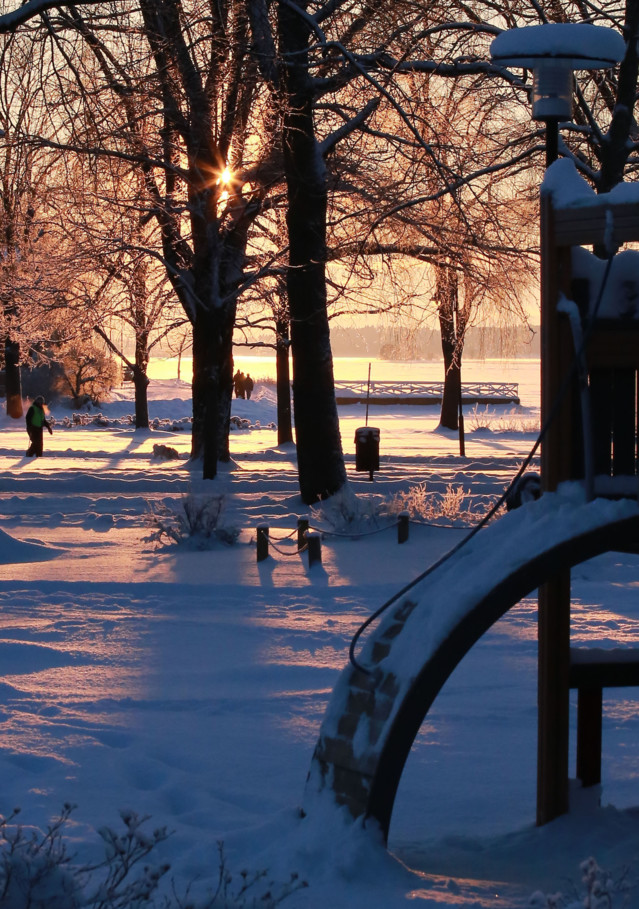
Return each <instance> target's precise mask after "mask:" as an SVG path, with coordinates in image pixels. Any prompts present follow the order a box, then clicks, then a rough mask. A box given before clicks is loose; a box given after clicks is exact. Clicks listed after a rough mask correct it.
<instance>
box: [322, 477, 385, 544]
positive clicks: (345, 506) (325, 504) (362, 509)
mask: <svg viewBox="0 0 639 909" xmlns="http://www.w3.org/2000/svg"><path fill="white" fill-rule="evenodd" d="M311 515H312V517H313V523H315V524H317V525H319V526H320V527H322V528H323V529H328V530H330V531H332V532H333V533H338V534H345V535H349V536H350V535H352V536H357V535H358V534H361V533H366V532H370V531H371V530H376V529H378V528H382V527H385V526H387V525H388V519H386V520H384V516H383V514H382V503H381V500H380V499H379V498H378V497H375V496H358V495H356V494H355V493H354V492H353V490H352V489H351V487H350V486H349V485H348V483H346V484H345V485H344V486H343V487H342V488H341V489H340V490H339V492H336V493H335V495H333V496H331V497H330V498H328V499H324V500H323V501H321V502H320V503H319V505H313V506H311Z"/></svg>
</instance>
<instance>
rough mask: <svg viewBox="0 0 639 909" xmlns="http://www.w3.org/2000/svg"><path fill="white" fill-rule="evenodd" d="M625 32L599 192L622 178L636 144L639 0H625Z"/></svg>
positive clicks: (614, 184) (609, 188) (602, 147)
mask: <svg viewBox="0 0 639 909" xmlns="http://www.w3.org/2000/svg"><path fill="white" fill-rule="evenodd" d="M624 30H625V33H626V36H627V38H628V41H627V44H626V54H625V56H624V59H623V61H622V63H621V66H620V67H619V77H618V80H617V96H616V98H615V99H614V102H612V101H611V107H612V120H611V122H610V128H609V130H608V133H607V135H606V140H607V141H606V142H604V143H602V145H601V178H600V180H599V184H598V186H597V191H598V192H603V193H606V192H609V191H610V190H611V189H612V188H613V186H616V185H617V183H621V181H622V180H623V174H624V169H625V166H626V163H627V161H628V155H629V154H630V153H631V150H632V148H633V141H632V140H631V136H630V134H631V131H632V130H633V129H634V126H635V117H634V107H635V100H636V96H637V76H638V73H639V55H638V52H637V39H638V38H639V2H637V0H626V11H625V29H624Z"/></svg>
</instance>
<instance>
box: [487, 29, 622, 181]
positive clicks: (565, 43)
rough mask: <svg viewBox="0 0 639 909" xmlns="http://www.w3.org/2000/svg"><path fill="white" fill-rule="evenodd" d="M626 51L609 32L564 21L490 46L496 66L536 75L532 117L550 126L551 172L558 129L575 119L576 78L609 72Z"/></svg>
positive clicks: (507, 35)
mask: <svg viewBox="0 0 639 909" xmlns="http://www.w3.org/2000/svg"><path fill="white" fill-rule="evenodd" d="M625 49H626V45H625V42H624V40H623V38H622V36H621V35H620V34H619V33H618V32H615V31H613V30H612V29H610V28H605V27H604V26H600V25H587V24H579V25H574V24H572V23H565V22H551V23H548V24H546V25H530V26H526V27H524V28H513V29H510V30H509V31H505V32H502V33H501V35H498V37H497V38H495V40H494V41H493V43H492V44H491V46H490V53H491V57H492V60H493V62H494V63H497V64H499V65H500V66H514V67H522V68H523V69H530V70H532V73H533V91H532V117H533V120H539V121H542V122H544V123H545V124H546V166H547V167H548V166H549V165H550V164H552V162H553V161H555V160H556V159H557V157H558V154H559V124H560V123H561V122H564V121H566V120H570V119H571V116H572V90H573V73H574V72H575V71H577V70H595V69H610V68H611V67H613V66H615V64H617V63H619V62H620V61H621V60H622V59H623V56H624V53H625Z"/></svg>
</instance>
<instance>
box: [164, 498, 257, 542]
mask: <svg viewBox="0 0 639 909" xmlns="http://www.w3.org/2000/svg"><path fill="white" fill-rule="evenodd" d="M223 512H224V496H221V495H217V496H194V495H187V496H185V497H184V498H183V499H182V506H181V509H180V510H178V511H174V510H173V509H172V508H169V507H168V506H166V505H162V506H157V505H156V506H154V505H151V504H150V505H149V515H148V518H147V521H148V523H149V525H150V527H151V534H150V535H149V536H148V537H146V540H147V542H152V543H158V544H162V543H165V542H166V543H169V544H170V543H175V544H177V545H189V546H192V547H194V548H196V549H207V548H208V547H209V546H210V545H211V543H215V542H219V543H226V544H228V545H231V544H233V543H235V542H236V541H237V538H238V536H239V534H240V531H239V529H238V528H237V527H230V526H229V525H227V524H225V523H224V522H223V519H222V516H223Z"/></svg>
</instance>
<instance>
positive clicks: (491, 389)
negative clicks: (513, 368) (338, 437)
mask: <svg viewBox="0 0 639 909" xmlns="http://www.w3.org/2000/svg"><path fill="white" fill-rule="evenodd" d="M367 389H368V385H367V382H366V381H362V382H336V383H335V394H336V398H337V403H338V404H359V403H362V402H364V401H366V397H367ZM368 392H369V394H368V399H369V403H371V404H387V405H392V404H438V403H441V400H442V396H443V393H444V383H443V382H371V383H370V389H369V390H368ZM462 401H463V402H464V403H466V404H473V403H478V404H481V403H483V404H519V403H520V400H519V385H518V384H517V383H516V382H469V383H465V384H464V385H462Z"/></svg>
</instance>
